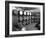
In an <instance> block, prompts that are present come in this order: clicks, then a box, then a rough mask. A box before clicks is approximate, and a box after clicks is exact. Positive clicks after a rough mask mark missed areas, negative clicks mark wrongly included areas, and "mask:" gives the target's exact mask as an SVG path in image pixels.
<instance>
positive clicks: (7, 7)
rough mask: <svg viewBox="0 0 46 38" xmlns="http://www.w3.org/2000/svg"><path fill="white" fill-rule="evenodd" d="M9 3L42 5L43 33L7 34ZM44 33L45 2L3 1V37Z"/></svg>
mask: <svg viewBox="0 0 46 38" xmlns="http://www.w3.org/2000/svg"><path fill="white" fill-rule="evenodd" d="M10 3H13V4H15V3H16V4H32V5H43V33H37V34H18V35H10V34H9V4H10ZM44 34H45V3H38V2H22V1H21V2H20V1H5V37H18V36H19V37H20V36H35V35H44Z"/></svg>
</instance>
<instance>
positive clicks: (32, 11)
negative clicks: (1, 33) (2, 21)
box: [6, 2, 44, 36]
mask: <svg viewBox="0 0 46 38" xmlns="http://www.w3.org/2000/svg"><path fill="white" fill-rule="evenodd" d="M6 4H8V5H6V12H7V14H8V15H7V14H6V19H7V21H8V22H7V21H6V23H7V24H8V25H7V26H8V27H7V26H6V28H7V29H8V30H7V29H6V30H7V31H9V32H8V33H9V34H8V35H9V36H10V35H11V36H12V35H14V36H15V35H18V36H19V35H20V36H21V35H24V34H25V35H26V34H27V35H28V34H30V35H32V34H33V35H40V34H41V35H42V34H44V23H43V22H44V21H43V20H44V16H43V12H44V10H43V9H44V3H28V2H27V3H25V4H24V2H23V3H22V2H19V3H18V2H7V3H6ZM37 4H38V5H37ZM7 17H8V18H7ZM7 31H6V35H7Z"/></svg>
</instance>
